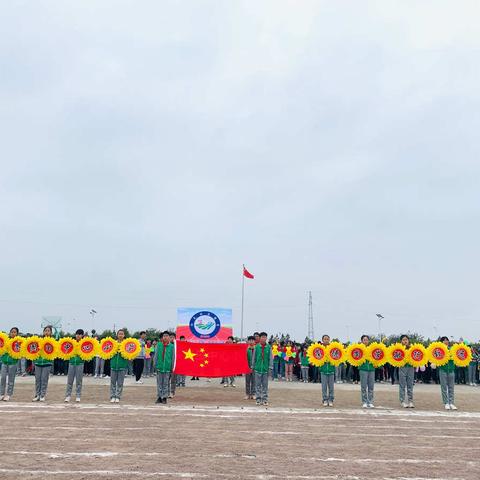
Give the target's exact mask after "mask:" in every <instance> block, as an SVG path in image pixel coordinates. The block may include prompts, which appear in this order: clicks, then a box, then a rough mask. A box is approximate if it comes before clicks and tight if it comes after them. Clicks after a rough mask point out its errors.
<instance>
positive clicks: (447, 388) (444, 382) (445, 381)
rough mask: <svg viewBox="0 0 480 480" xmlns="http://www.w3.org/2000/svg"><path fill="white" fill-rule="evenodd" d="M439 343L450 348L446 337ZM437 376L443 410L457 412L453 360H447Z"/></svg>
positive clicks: (439, 368)
mask: <svg viewBox="0 0 480 480" xmlns="http://www.w3.org/2000/svg"><path fill="white" fill-rule="evenodd" d="M440 341H441V342H442V343H443V344H444V345H446V346H447V347H449V346H450V340H449V339H448V337H442V338H440ZM438 375H439V377H440V388H441V392H442V401H443V404H444V405H445V410H458V409H457V407H456V406H455V364H454V363H453V360H449V361H448V362H447V363H446V364H445V365H442V366H441V367H438Z"/></svg>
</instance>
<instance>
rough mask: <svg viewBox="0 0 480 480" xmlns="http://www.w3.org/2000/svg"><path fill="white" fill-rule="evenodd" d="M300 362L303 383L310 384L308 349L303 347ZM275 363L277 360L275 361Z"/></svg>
mask: <svg viewBox="0 0 480 480" xmlns="http://www.w3.org/2000/svg"><path fill="white" fill-rule="evenodd" d="M299 360H300V372H301V374H302V382H303V383H308V370H309V368H310V362H309V361H308V357H307V347H306V346H303V347H302V349H301V350H300V354H299ZM273 361H275V359H274V360H273Z"/></svg>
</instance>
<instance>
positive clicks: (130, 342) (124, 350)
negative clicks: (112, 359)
mask: <svg viewBox="0 0 480 480" xmlns="http://www.w3.org/2000/svg"><path fill="white" fill-rule="evenodd" d="M141 348H142V347H140V342H139V341H138V340H137V339H136V338H132V337H130V338H126V339H125V340H123V342H122V343H121V344H120V346H119V347H118V351H119V352H120V355H121V356H122V357H123V358H125V359H127V360H133V359H134V358H135V357H137V356H138V354H139V353H140V350H141Z"/></svg>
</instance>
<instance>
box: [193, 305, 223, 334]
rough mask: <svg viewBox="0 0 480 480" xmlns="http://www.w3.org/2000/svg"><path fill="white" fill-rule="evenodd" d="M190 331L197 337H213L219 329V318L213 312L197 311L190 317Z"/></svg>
mask: <svg viewBox="0 0 480 480" xmlns="http://www.w3.org/2000/svg"><path fill="white" fill-rule="evenodd" d="M189 326H190V331H191V332H192V333H193V334H194V335H195V336H196V337H198V338H202V339H207V338H213V337H214V336H215V335H216V334H217V333H218V332H219V330H220V326H221V325H220V319H219V318H218V317H217V316H216V315H215V314H214V313H213V312H207V311H203V312H198V313H196V314H195V315H194V316H193V317H192V318H191V319H190V323H189Z"/></svg>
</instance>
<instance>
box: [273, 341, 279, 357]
mask: <svg viewBox="0 0 480 480" xmlns="http://www.w3.org/2000/svg"><path fill="white" fill-rule="evenodd" d="M278 354H279V352H278V345H277V344H276V343H274V344H273V345H272V355H273V356H274V357H276V356H277V355H278Z"/></svg>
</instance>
